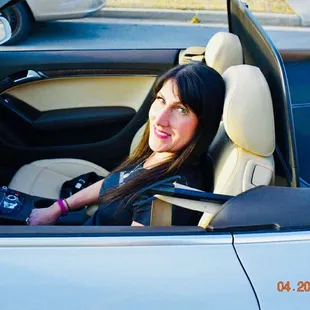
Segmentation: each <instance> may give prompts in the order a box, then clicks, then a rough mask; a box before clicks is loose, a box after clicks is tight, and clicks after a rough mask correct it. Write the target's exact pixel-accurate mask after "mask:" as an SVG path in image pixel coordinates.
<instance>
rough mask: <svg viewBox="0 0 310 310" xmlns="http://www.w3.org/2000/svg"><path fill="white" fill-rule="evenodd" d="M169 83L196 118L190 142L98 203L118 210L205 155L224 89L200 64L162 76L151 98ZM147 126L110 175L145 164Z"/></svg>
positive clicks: (148, 151)
mask: <svg viewBox="0 0 310 310" xmlns="http://www.w3.org/2000/svg"><path fill="white" fill-rule="evenodd" d="M171 79H172V80H173V81H174V82H175V83H176V85H177V89H178V97H179V98H180V100H181V102H182V103H183V104H184V105H185V106H186V107H187V108H189V109H191V110H192V111H193V112H194V113H195V114H196V116H197V117H198V126H197V128H196V132H195V134H194V136H193V138H192V139H191V141H190V142H189V143H188V144H187V145H186V146H185V147H184V148H183V149H182V150H180V151H179V152H178V153H176V154H175V155H174V156H173V157H170V158H168V159H166V160H165V161H163V162H161V163H159V164H158V165H156V166H154V167H151V168H150V169H144V170H141V172H140V173H138V174H137V176H136V177H134V178H133V179H131V180H129V181H127V182H124V183H123V184H121V185H120V186H117V187H115V188H111V189H109V190H107V191H106V192H105V193H104V195H103V196H101V197H100V203H111V202H114V201H116V200H121V204H120V207H121V208H122V207H125V206H126V204H127V203H128V202H129V201H133V200H134V199H135V198H136V196H137V195H138V194H137V193H138V191H139V190H140V189H142V188H143V187H144V186H147V185H150V184H152V183H154V182H156V181H159V180H160V179H164V178H167V177H169V176H172V175H175V174H177V172H178V170H179V169H180V168H181V167H182V166H183V165H187V164H192V163H195V162H197V161H198V160H199V158H200V156H201V154H202V153H205V152H207V150H208V147H209V145H210V143H211V142H212V140H213V138H214V136H215V134H216V132H217V129H218V126H219V123H220V120H221V117H222V113H223V105H224V95H225V85H224V81H223V79H222V77H221V75H220V74H219V73H217V72H216V71H215V70H214V69H212V68H210V67H207V66H206V65H203V64H188V65H179V66H176V67H174V68H172V69H171V70H169V71H168V72H166V73H165V74H163V75H162V76H161V77H160V78H159V79H158V80H157V81H156V83H155V85H154V88H153V98H154V99H155V98H156V95H157V93H158V92H159V91H160V89H161V88H162V87H163V85H164V84H165V83H166V82H167V81H168V80H171ZM149 134H150V129H149V122H147V125H146V129H145V132H144V134H143V137H142V139H141V141H140V143H139V145H138V146H137V148H136V149H135V151H134V152H133V153H132V154H131V155H130V156H129V157H128V158H127V159H126V160H125V161H124V162H123V163H122V164H121V165H120V166H119V167H117V168H116V169H115V170H114V171H113V172H112V173H114V172H119V171H125V170H127V169H129V168H131V169H132V168H133V167H135V166H136V165H138V164H139V163H141V162H143V161H144V160H146V159H147V158H148V157H149V156H150V155H151V154H152V153H153V151H152V150H151V148H150V147H149Z"/></svg>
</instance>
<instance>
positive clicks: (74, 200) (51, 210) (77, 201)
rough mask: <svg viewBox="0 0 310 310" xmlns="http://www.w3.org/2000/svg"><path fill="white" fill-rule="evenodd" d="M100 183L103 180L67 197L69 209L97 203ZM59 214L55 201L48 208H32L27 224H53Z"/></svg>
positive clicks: (58, 207) (72, 209)
mask: <svg viewBox="0 0 310 310" xmlns="http://www.w3.org/2000/svg"><path fill="white" fill-rule="evenodd" d="M102 183H103V180H100V181H98V182H96V183H94V184H92V185H90V186H88V187H86V188H84V189H83V190H81V191H79V192H77V193H75V194H74V195H72V196H70V197H69V198H67V199H66V201H67V203H68V205H69V208H70V211H74V210H78V209H80V208H81V207H83V206H86V205H92V204H95V203H97V201H98V199H99V194H100V189H101V187H102ZM60 216H61V209H60V206H59V204H58V202H57V201H56V202H55V203H53V204H52V205H51V206H50V207H48V208H44V209H33V210H32V212H31V214H30V216H29V225H53V224H55V222H56V221H57V219H58V218H59V217H60Z"/></svg>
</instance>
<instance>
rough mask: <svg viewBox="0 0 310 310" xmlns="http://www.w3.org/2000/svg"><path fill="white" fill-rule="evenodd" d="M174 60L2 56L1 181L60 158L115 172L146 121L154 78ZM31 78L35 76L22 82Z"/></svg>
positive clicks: (168, 56)
mask: <svg viewBox="0 0 310 310" xmlns="http://www.w3.org/2000/svg"><path fill="white" fill-rule="evenodd" d="M177 55H178V50H139V51H135V50H114V51H108V50H101V51H98V50H96V51H95V50H94V51H81V50H76V51H75V50H73V51H57V52H55V51H44V52H43V51H22V52H10V51H8V52H6V53H0V79H2V82H1V81H0V89H1V93H2V94H1V97H0V106H1V111H2V112H3V111H5V112H4V113H2V115H3V117H2V118H1V120H0V123H1V126H0V147H1V150H3V152H2V153H3V154H4V156H3V158H4V159H3V166H5V169H9V171H10V172H7V173H6V174H9V175H12V174H13V173H14V171H15V170H16V169H18V168H19V167H20V166H22V165H24V164H26V163H29V162H31V161H34V160H38V159H49V158H63V157H66V158H80V159H85V160H89V161H91V162H94V163H96V164H98V165H100V166H102V167H104V168H106V169H108V170H111V169H113V168H114V167H115V166H116V165H117V164H119V163H120V161H121V160H123V159H124V158H125V157H126V156H127V155H128V154H129V149H130V144H131V141H132V139H133V137H134V135H135V133H136V132H137V131H138V130H139V128H140V127H141V126H142V125H143V124H144V123H145V121H146V119H147V112H148V107H149V105H150V102H151V92H150V90H151V88H152V85H153V84H154V81H155V79H156V77H157V76H158V75H159V74H161V73H163V72H165V71H166V70H167V69H169V68H170V67H172V66H173V65H174V64H175V63H176V61H177ZM4 62H5V65H4ZM1 64H2V65H1ZM29 70H31V71H32V72H35V73H36V72H37V74H36V75H35V76H29V77H28V75H27V73H28V72H29ZM17 154H18V156H17ZM1 172H3V171H1ZM3 178H4V179H5V180H7V179H8V177H7V176H6V177H3Z"/></svg>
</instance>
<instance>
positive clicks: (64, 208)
mask: <svg viewBox="0 0 310 310" xmlns="http://www.w3.org/2000/svg"><path fill="white" fill-rule="evenodd" d="M57 203H58V205H59V208H60V210H61V215H67V214H68V209H67V207H66V206H65V204H64V202H63V201H62V200H61V199H60V198H58V199H57Z"/></svg>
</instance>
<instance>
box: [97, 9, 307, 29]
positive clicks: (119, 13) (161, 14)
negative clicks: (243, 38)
mask: <svg viewBox="0 0 310 310" xmlns="http://www.w3.org/2000/svg"><path fill="white" fill-rule="evenodd" d="M253 14H254V15H255V17H256V18H257V19H258V20H259V22H260V23H261V24H262V25H266V26H285V27H301V26H307V25H306V24H305V23H303V20H302V18H301V16H300V15H297V14H277V13H259V12H254V13H253ZM94 16H97V17H105V18H122V19H126V18H128V19H138V20H157V21H178V22H189V21H191V20H192V18H193V17H194V16H197V17H198V19H199V20H200V22H201V23H219V24H226V23H227V12H226V11H204V10H197V11H194V10H166V9H160V10H156V9H124V8H121V9H120V8H119V9H118V8H103V9H102V10H101V11H99V12H97V13H96V14H95V15H94Z"/></svg>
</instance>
